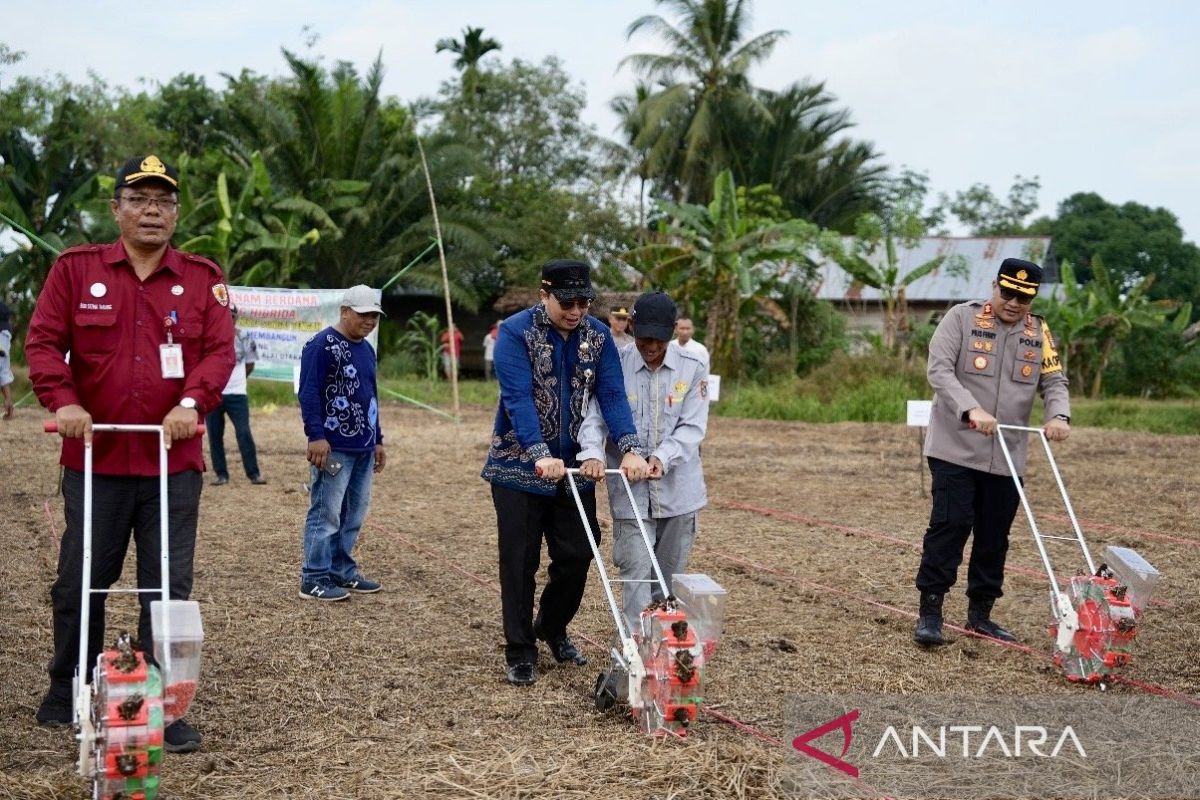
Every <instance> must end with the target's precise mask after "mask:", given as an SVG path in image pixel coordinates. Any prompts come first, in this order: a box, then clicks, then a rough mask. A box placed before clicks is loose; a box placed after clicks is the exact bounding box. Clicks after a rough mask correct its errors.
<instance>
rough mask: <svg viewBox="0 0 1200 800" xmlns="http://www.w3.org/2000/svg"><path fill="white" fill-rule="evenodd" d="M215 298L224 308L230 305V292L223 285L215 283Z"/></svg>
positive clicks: (213, 290)
mask: <svg viewBox="0 0 1200 800" xmlns="http://www.w3.org/2000/svg"><path fill="white" fill-rule="evenodd" d="M212 293H213V297H215V298H217V302H218V303H220V304H221V305H223V306H228V305H229V290H228V289H227V288H225V284H223V283H214V284H213V287H212Z"/></svg>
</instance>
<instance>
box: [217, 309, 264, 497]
mask: <svg viewBox="0 0 1200 800" xmlns="http://www.w3.org/2000/svg"><path fill="white" fill-rule="evenodd" d="M229 311H230V313H232V314H233V324H234V325H235V326H236V325H237V321H238V310H237V306H235V305H233V303H230V304H229ZM234 350H235V351H236V355H237V364H235V365H234V367H233V372H232V373H231V374H230V375H229V383H227V384H225V389H224V390H223V391H222V392H221V404H220V405H219V406H217V407H216V408H214V409H213V410H212V411H210V412H208V414H207V415H206V416H205V418H204V421H205V423H206V425H207V426H208V451H209V453H210V454H211V455H212V465H213V472H215V473H216V474H217V476H216V478H214V479H213V482H212V483H213V486H224V485H225V484H227V483H229V467H228V465H227V464H226V463H225V415H226V414H228V415H229V420H230V422H232V423H233V433H234V436H235V437H237V443H238V453H240V454H241V456H242V468H243V469H245V471H246V477H247V478H249V479H250V482H251V483H253V484H254V485H255V486H261V485H263V484H264V483H266V482H267V480H266V478H264V477H263V476H262V475H261V474H260V473H259V471H258V450H257V449H256V448H255V446H254V435H253V434H252V433H250V398H249V397H247V396H246V379H247V378H249V377H250V373H252V372H254V362H256V361H257V360H258V347H257V346H256V345H255V344H254V339H252V338H251V337H250V334H248V333H246V332H245V331H244V330H242V329H241V328H236V329H235V333H234Z"/></svg>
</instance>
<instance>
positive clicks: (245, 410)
mask: <svg viewBox="0 0 1200 800" xmlns="http://www.w3.org/2000/svg"><path fill="white" fill-rule="evenodd" d="M226 414H228V415H229V419H230V421H232V422H233V433H234V435H235V436H236V437H237V444H238V452H239V453H241V454H242V467H244V468H245V470H246V477H247V478H251V479H253V478H257V477H258V476H259V475H258V451H257V450H255V448H254V437H253V436H251V435H250V399H249V398H248V397H246V395H244V394H223V395H221V405H219V406H217V407H216V408H214V409H213V410H212V411H210V412H208V414H207V415H206V416H205V418H204V423H205V425H206V426H207V427H208V451H209V453H211V454H212V463H213V472H215V473H217V477H218V478H228V477H229V468H228V466H226V464H225V415H226Z"/></svg>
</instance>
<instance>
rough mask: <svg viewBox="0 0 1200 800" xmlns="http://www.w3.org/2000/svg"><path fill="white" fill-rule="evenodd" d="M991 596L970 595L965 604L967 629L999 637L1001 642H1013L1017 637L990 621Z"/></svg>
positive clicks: (992, 602) (995, 637) (993, 601)
mask: <svg viewBox="0 0 1200 800" xmlns="http://www.w3.org/2000/svg"><path fill="white" fill-rule="evenodd" d="M995 602H996V601H995V600H993V599H992V598H990V597H989V598H987V599H979V600H977V599H975V598H974V597H972V598H971V599H970V602H969V603H968V605H967V630H969V631H974V632H975V633H981V634H983V635H984V636H990V637H992V638H993V639H999V640H1000V641H1002V642H1015V641H1017V637H1016V636H1013V635H1012V633H1010V632H1009V631H1006V630H1005V629H1004V628H1002V627H1000V626H999V625H997V624H996V623H994V622H992V604H994V603H995Z"/></svg>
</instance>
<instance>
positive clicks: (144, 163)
mask: <svg viewBox="0 0 1200 800" xmlns="http://www.w3.org/2000/svg"><path fill="white" fill-rule="evenodd" d="M148 180H156V181H162V182H163V183H166V184H169V185H170V186H171V188H172V189H178V188H179V170H177V169H175V168H174V167H172V166H170V165H169V164H167V163H165V162H164V161H163V160H162V159H160V158H159V157H158V156H155V155H149V156H134V157H133V158H131V159H129V160H128V161H126V162H125V163H124V164H122V165H121V169H119V170H117V186H116V188H117V189H123V188H125V187H126V186H133V185H134V184H135V183H141V182H142V181H148ZM114 191H115V190H114Z"/></svg>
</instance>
